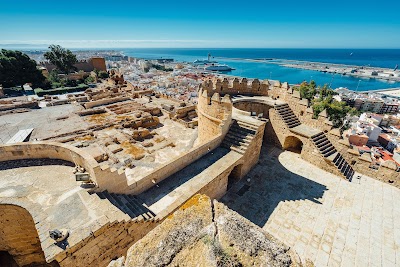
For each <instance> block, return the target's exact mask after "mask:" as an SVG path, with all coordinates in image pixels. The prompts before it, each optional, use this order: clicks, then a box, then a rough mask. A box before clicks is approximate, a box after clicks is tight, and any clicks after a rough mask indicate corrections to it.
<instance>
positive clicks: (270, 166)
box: [222, 147, 400, 267]
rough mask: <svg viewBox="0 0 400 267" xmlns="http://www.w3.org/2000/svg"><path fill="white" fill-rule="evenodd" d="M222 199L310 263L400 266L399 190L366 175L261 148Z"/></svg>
mask: <svg viewBox="0 0 400 267" xmlns="http://www.w3.org/2000/svg"><path fill="white" fill-rule="evenodd" d="M240 196H241V197H240ZM222 202H224V203H225V204H226V205H228V206H229V207H230V208H231V209H233V210H236V211H237V212H238V213H240V214H241V215H243V216H244V217H246V218H248V219H249V220H251V221H252V222H254V223H255V224H257V225H259V226H260V227H263V228H264V229H265V230H267V231H268V232H270V233H271V234H273V235H274V236H275V237H276V238H278V239H280V240H281V241H282V242H284V243H286V244H287V245H289V246H293V247H294V249H295V250H296V251H297V252H298V253H299V255H300V257H301V258H302V259H303V260H305V259H307V258H308V259H310V260H312V261H313V262H314V263H315V266H363V267H364V266H400V220H396V219H400V205H399V203H400V190H399V189H397V188H395V187H392V186H390V185H388V184H384V183H382V182H379V181H377V180H374V179H372V178H370V177H365V176H363V177H362V178H361V180H357V179H353V182H352V183H350V182H348V181H345V180H343V179H341V178H339V177H337V176H335V175H333V174H330V173H327V172H325V171H322V170H320V169H319V168H317V167H315V166H313V165H311V164H310V163H308V162H306V161H304V160H302V159H300V158H299V156H298V155H297V154H294V153H292V152H281V151H280V150H278V149H276V148H271V147H269V148H263V155H262V157H261V160H260V164H259V165H257V166H256V168H254V169H253V170H252V171H251V172H250V174H249V175H248V176H247V177H246V178H245V179H244V180H242V182H241V183H239V184H236V185H235V186H234V187H232V188H231V190H230V191H229V192H228V194H227V195H225V196H224V197H223V199H222Z"/></svg>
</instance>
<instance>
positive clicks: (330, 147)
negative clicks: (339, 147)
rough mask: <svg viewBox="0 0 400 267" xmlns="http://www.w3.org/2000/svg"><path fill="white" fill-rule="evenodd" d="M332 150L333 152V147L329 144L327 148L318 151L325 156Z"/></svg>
mask: <svg viewBox="0 0 400 267" xmlns="http://www.w3.org/2000/svg"><path fill="white" fill-rule="evenodd" d="M332 150H335V147H334V146H333V145H332V144H329V145H328V146H327V147H325V148H324V149H320V150H319V151H321V154H326V153H328V152H329V151H332Z"/></svg>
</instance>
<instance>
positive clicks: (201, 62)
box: [193, 53, 218, 65]
mask: <svg viewBox="0 0 400 267" xmlns="http://www.w3.org/2000/svg"><path fill="white" fill-rule="evenodd" d="M210 59H211V54H210V53H208V55H207V59H196V60H195V61H193V64H195V65H207V64H213V63H218V62H217V61H211V60H210Z"/></svg>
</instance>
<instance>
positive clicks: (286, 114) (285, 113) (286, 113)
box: [275, 103, 301, 128]
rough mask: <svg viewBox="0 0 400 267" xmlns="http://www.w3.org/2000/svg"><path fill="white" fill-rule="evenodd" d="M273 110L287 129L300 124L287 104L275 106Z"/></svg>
mask: <svg viewBox="0 0 400 267" xmlns="http://www.w3.org/2000/svg"><path fill="white" fill-rule="evenodd" d="M275 110H276V111H277V112H278V114H279V116H280V117H281V119H282V120H283V121H284V122H285V124H286V125H287V126H288V127H289V128H293V127H296V126H299V125H300V124H301V122H300V120H299V119H298V118H297V116H296V115H295V114H294V113H293V110H292V109H291V108H290V107H289V105H288V104H287V103H284V104H279V105H276V106H275Z"/></svg>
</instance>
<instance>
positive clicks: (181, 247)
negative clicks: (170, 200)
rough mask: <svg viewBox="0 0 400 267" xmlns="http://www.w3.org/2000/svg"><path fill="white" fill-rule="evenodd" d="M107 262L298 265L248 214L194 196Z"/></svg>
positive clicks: (289, 251) (128, 263)
mask: <svg viewBox="0 0 400 267" xmlns="http://www.w3.org/2000/svg"><path fill="white" fill-rule="evenodd" d="M109 266H114V267H116V266H125V267H128V266H129V267H133V266H143V267H145V266H148V267H150V266H180V267H182V266H302V265H301V263H300V262H299V260H298V257H297V256H296V254H295V253H294V252H293V251H292V250H290V249H289V248H288V247H286V246H285V245H283V244H281V243H280V242H278V241H277V240H275V239H274V238H273V237H272V236H270V235H269V234H267V233H266V232H264V231H263V230H262V229H261V228H259V227H258V226H256V225H254V224H253V223H251V222H250V221H248V220H247V219H245V218H243V217H241V216H240V215H239V214H237V213H236V212H234V211H232V210H230V209H228V208H227V207H226V206H224V205H223V204H221V203H219V202H217V201H211V200H210V198H208V197H207V196H204V195H195V196H194V197H193V198H191V199H190V200H189V201H188V202H186V203H185V204H184V205H183V206H182V207H181V208H180V209H179V210H177V211H176V212H175V213H173V214H172V215H170V217H169V218H167V219H166V220H165V221H164V222H163V223H162V224H160V225H159V226H157V227H156V228H155V229H153V230H152V231H151V232H150V233H149V234H147V235H146V236H145V237H144V238H142V239H141V240H140V241H138V242H137V243H135V244H134V245H133V246H132V247H131V248H130V249H129V250H128V253H127V256H126V260H125V262H123V259H118V260H116V261H113V262H111V263H110V265H109Z"/></svg>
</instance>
